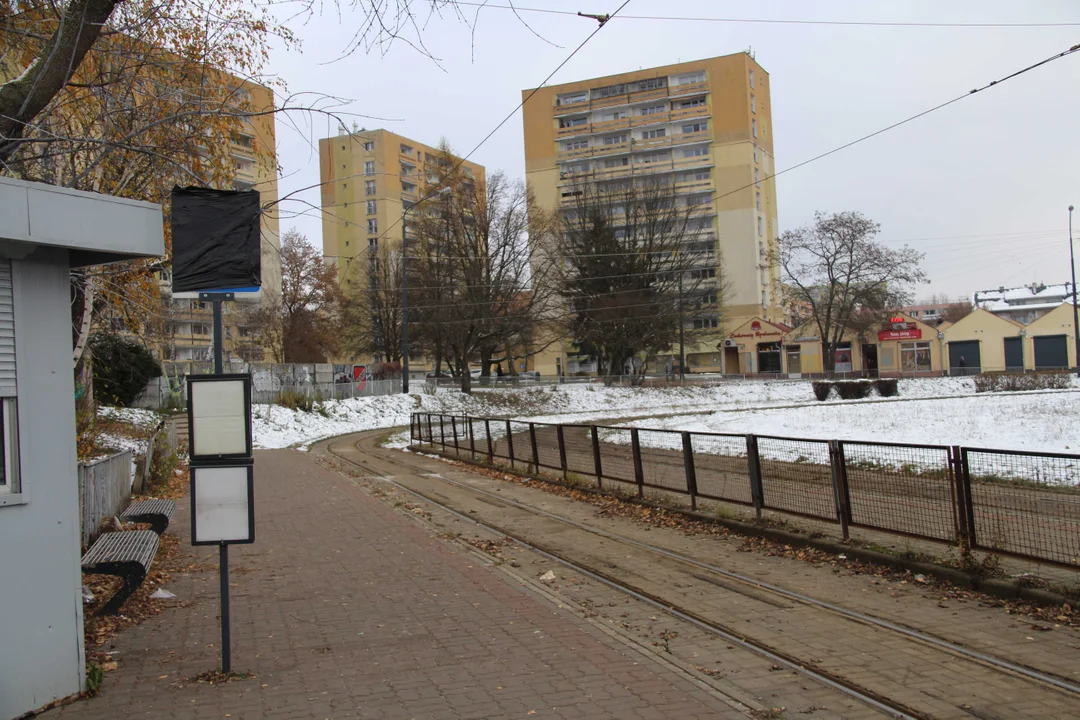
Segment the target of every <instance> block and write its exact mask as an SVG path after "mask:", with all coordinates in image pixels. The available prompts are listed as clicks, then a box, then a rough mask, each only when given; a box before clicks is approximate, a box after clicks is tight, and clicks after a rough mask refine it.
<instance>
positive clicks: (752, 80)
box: [750, 70, 754, 87]
mask: <svg viewBox="0 0 1080 720" xmlns="http://www.w3.org/2000/svg"><path fill="white" fill-rule="evenodd" d="M750 87H754V71H753V70H751V71H750Z"/></svg>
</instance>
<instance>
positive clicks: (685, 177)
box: [679, 168, 712, 182]
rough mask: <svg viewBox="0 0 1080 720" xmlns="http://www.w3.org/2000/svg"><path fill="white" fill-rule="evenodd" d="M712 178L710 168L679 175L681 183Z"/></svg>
mask: <svg viewBox="0 0 1080 720" xmlns="http://www.w3.org/2000/svg"><path fill="white" fill-rule="evenodd" d="M711 176H712V173H711V172H710V171H709V169H708V168H706V169H704V170H691V171H690V172H684V173H679V182H693V181H695V180H708V179H709V178H710V177H711Z"/></svg>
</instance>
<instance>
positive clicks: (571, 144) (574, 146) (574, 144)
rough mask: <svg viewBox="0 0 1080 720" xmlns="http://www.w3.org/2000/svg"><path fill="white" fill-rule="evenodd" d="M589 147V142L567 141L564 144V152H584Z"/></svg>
mask: <svg viewBox="0 0 1080 720" xmlns="http://www.w3.org/2000/svg"><path fill="white" fill-rule="evenodd" d="M587 147H589V141H588V140H585V139H582V140H567V141H566V142H564V143H563V150H584V149H585V148H587Z"/></svg>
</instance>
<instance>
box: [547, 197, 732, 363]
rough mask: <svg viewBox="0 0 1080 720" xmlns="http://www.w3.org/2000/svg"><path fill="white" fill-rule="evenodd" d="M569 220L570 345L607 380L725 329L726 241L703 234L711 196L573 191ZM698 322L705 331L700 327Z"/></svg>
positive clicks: (564, 287) (565, 280)
mask: <svg viewBox="0 0 1080 720" xmlns="http://www.w3.org/2000/svg"><path fill="white" fill-rule="evenodd" d="M569 192H570V197H573V198H574V202H573V204H572V205H570V206H569V207H567V208H564V209H563V211H562V222H561V232H560V241H559V251H558V254H559V256H560V257H562V258H563V263H562V265H561V269H562V272H561V274H560V278H559V287H560V292H561V294H562V297H563V298H564V300H565V302H566V305H567V311H568V320H567V329H568V333H569V337H570V338H571V339H572V340H573V341H574V342H575V343H576V344H577V346H578V348H579V349H580V351H581V352H582V353H584V354H586V355H588V356H590V357H592V358H594V359H596V360H597V361H598V369H599V372H600V374H601V375H604V374H608V375H617V374H621V373H623V372H624V370H625V369H626V368H627V367H630V368H631V371H632V372H633V374H634V375H635V376H636V377H638V378H639V379H641V378H643V377H644V372H645V370H646V368H647V364H646V362H645V360H647V358H648V357H649V356H651V355H654V354H656V353H658V352H663V351H666V350H669V349H670V348H672V347H674V346H675V345H677V344H678V342H679V339H680V330H681V331H682V333H683V336H684V341H685V342H687V343H693V342H694V341H695V340H696V339H697V338H698V337H699V336H700V335H701V334H702V331H706V330H708V329H712V328H715V327H718V326H719V314H720V308H721V304H722V301H723V282H722V280H723V278H722V273H721V272H718V270H719V258H718V256H717V253H716V242H715V239H714V238H712V237H711V235H703V234H702V231H704V230H706V229H707V228H708V227H711V221H709V220H708V217H707V215H706V214H705V213H703V212H702V211H703V210H705V208H706V207H708V206H710V205H711V203H710V198H709V196H708V195H707V194H705V195H702V196H700V197H698V196H693V195H690V196H681V197H680V196H677V195H676V194H675V188H674V185H673V184H672V183H671V182H669V181H664V180H653V179H648V180H638V181H635V182H630V181H627V182H622V183H614V184H607V185H602V184H599V183H592V182H589V183H585V184H582V185H579V186H576V187H573V188H572V189H571V190H570V191H569ZM695 318H696V319H697V322H695V321H694V320H695Z"/></svg>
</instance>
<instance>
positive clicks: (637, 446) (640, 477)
mask: <svg viewBox="0 0 1080 720" xmlns="http://www.w3.org/2000/svg"><path fill="white" fill-rule="evenodd" d="M630 448H631V451H632V452H633V455H634V481H635V482H637V496H638V498H639V499H640V498H644V497H645V470H644V468H642V466H641V442H640V441H639V440H638V430H637V428H630Z"/></svg>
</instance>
